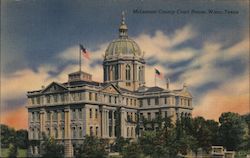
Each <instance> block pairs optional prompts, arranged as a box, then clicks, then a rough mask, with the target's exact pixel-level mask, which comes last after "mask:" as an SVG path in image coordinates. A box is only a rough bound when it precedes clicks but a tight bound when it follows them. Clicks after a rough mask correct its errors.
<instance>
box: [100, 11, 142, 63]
mask: <svg viewBox="0 0 250 158" xmlns="http://www.w3.org/2000/svg"><path fill="white" fill-rule="evenodd" d="M127 32H128V27H127V25H126V24H125V18H124V13H123V14H122V21H121V24H120V27H119V38H118V39H116V40H113V41H112V42H111V43H110V44H109V46H108V48H107V49H106V51H105V58H106V59H111V58H113V57H115V58H119V57H122V58H124V57H125V58H126V57H128V58H142V57H143V53H142V52H141V49H140V47H139V46H138V44H137V43H136V42H135V41H134V40H132V39H130V38H128V33H127Z"/></svg>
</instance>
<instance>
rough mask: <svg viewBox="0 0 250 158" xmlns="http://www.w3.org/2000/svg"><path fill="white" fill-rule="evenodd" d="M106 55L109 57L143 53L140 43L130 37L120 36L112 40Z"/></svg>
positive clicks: (133, 55) (136, 55)
mask: <svg viewBox="0 0 250 158" xmlns="http://www.w3.org/2000/svg"><path fill="white" fill-rule="evenodd" d="M105 56H106V57H107V58H109V57H139V58H140V57H142V53H141V50H140V47H139V46H138V44H137V43H136V42H135V41H133V40H132V39H129V38H119V39H116V40H114V41H112V42H111V43H110V44H109V46H108V48H107V50H106V52H105Z"/></svg>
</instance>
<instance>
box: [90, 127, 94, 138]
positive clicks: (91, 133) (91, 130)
mask: <svg viewBox="0 0 250 158" xmlns="http://www.w3.org/2000/svg"><path fill="white" fill-rule="evenodd" d="M89 131H90V136H93V134H94V133H93V127H90V129H89Z"/></svg>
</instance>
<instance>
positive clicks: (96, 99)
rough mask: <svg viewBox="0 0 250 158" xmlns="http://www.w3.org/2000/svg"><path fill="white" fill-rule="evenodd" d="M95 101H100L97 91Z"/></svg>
mask: <svg viewBox="0 0 250 158" xmlns="http://www.w3.org/2000/svg"><path fill="white" fill-rule="evenodd" d="M95 101H98V96H97V93H95Z"/></svg>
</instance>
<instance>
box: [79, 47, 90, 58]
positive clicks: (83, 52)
mask: <svg viewBox="0 0 250 158" xmlns="http://www.w3.org/2000/svg"><path fill="white" fill-rule="evenodd" d="M80 51H81V53H82V55H83V56H84V57H85V58H87V59H90V53H89V52H88V51H87V50H86V48H84V47H83V45H81V44H80Z"/></svg>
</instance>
